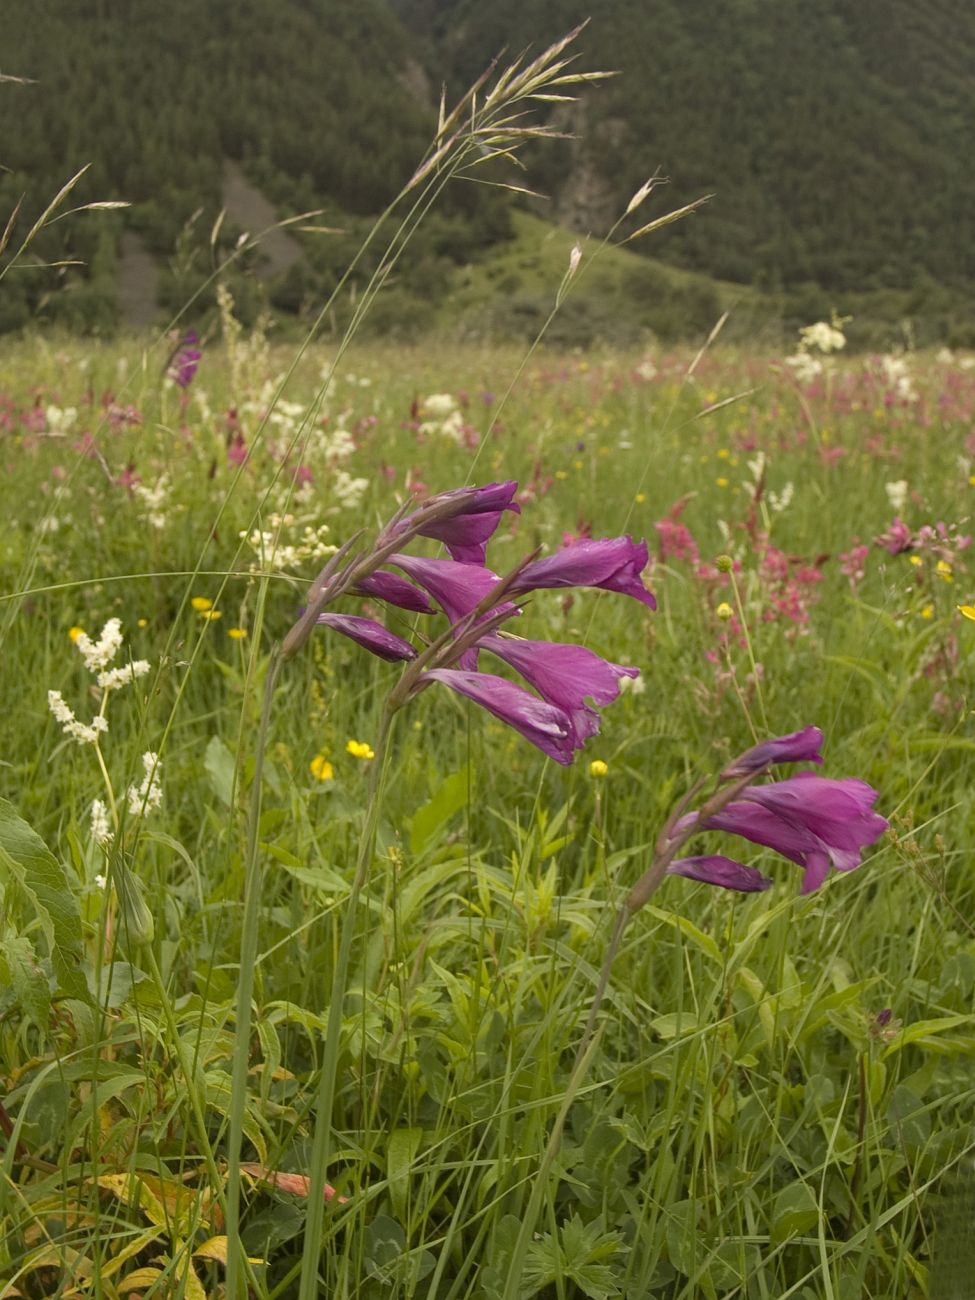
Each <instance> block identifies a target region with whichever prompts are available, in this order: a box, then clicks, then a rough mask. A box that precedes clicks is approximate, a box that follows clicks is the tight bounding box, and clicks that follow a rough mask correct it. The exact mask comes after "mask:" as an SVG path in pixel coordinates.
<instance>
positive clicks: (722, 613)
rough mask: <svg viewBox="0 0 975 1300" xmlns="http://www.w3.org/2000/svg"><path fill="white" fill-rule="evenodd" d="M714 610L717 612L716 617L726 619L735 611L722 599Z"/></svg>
mask: <svg viewBox="0 0 975 1300" xmlns="http://www.w3.org/2000/svg"><path fill="white" fill-rule="evenodd" d="M714 612H715V613H716V614H717V616H718V618H721V619H725V620H727V619H729V618H732V617H733V616H734V612H735V611H734V610H733V609H732V608H731V606H730V605H729V604H728V602H727V601H726V600H723V601H722V602H721V604H720V605H719V606H718V608H717V609H716V610H715V611H714Z"/></svg>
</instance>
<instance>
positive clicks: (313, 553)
mask: <svg viewBox="0 0 975 1300" xmlns="http://www.w3.org/2000/svg"><path fill="white" fill-rule="evenodd" d="M267 522H268V527H267V528H255V529H254V530H253V532H251V533H247V532H242V533H241V534H240V537H241V540H242V541H245V542H247V544H248V546H250V547H251V548H252V549H253V550H254V551H256V552H257V555H258V557H259V563H257V564H252V565H251V566H250V571H251V573H265V572H275V573H281V572H282V571H284V570H287V569H300V568H301V566H302V565H304V564H307V563H308V562H309V561H310V560H323V559H325V558H326V557H327V556H329V555H334V554H335V552H336V551H337V550H338V547H336V546H334V545H333V544H332V543H331V542H327V541H326V540H325V538H326V536H327V535H328V532H329V527H328V524H319V526H318V527H317V528H312V527H311V526H310V525H306V526H305V528H304V530H303V531H302V533H301V534H300V536H299V537H298V539H297V540H288V530H290V529H293V528H294V527H295V523H296V521H295V518H294V516H293V515H279V514H273V515H271V516H269V518H268V521H267Z"/></svg>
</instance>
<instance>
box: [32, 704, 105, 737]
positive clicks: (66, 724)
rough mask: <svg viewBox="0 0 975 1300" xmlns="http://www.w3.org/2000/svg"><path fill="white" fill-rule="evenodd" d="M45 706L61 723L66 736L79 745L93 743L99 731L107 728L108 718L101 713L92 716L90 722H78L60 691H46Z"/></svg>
mask: <svg viewBox="0 0 975 1300" xmlns="http://www.w3.org/2000/svg"><path fill="white" fill-rule="evenodd" d="M47 707H48V708H49V709H50V710H51V712H52V713H53V714H54V716H55V718H56V719H57V721H58V722H60V724H61V730H62V731H63V732H64V734H65V735H66V736H71V737H72V738H73V739H74V740H76V741H77V742H78V744H79V745H95V744H97V743H98V736H99V733H100V732H103V731H107V730H108V719H107V718H103V717H102V716H101V714H98V715H97V716H96V717H94V718H92V720H91V723H90V724H86V723H84V722H79V721H78V719H77V718H76V717H75V716H74V714H73V713H72V711H71V709H70V708H69V707H68V705H67V703H66V702H65V699H64V696H63V695H62V694H61V692H60V691H48V693H47Z"/></svg>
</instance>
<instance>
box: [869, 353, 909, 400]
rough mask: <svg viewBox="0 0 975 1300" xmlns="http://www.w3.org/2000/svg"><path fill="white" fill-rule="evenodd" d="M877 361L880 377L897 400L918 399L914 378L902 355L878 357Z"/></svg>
mask: <svg viewBox="0 0 975 1300" xmlns="http://www.w3.org/2000/svg"><path fill="white" fill-rule="evenodd" d="M878 363H879V366H880V374H881V378H882V379H883V381H884V383H885V384H886V385H887V387H888V388H890V389H892V390H893V393H894V396H895V397H896V398H898V400H900V401H902V402H916V401H917V400H918V393H917V389H916V388H915V387H914V380H913V378H912V376H911V372H910V368H909V367H908V364H907V361H906V359H905V358H904V357H895V356H884V357H879V358H878Z"/></svg>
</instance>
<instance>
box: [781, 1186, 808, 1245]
mask: <svg viewBox="0 0 975 1300" xmlns="http://www.w3.org/2000/svg"><path fill="white" fill-rule="evenodd" d="M818 1220H819V1206H818V1205H817V1204H816V1198H815V1196H814V1195H813V1194H812V1191H811V1190H810V1188H809V1187H807V1186H806V1184H805V1183H799V1182H796V1183H790V1184H789V1186H788V1187H783V1189H782V1191H781V1192H779V1194H778V1196H777V1197H776V1198H775V1204H774V1206H773V1208H772V1241H773V1242H774V1243H775V1244H776V1245H777V1244H778V1243H779V1242H782V1241H787V1240H788V1239H789V1238H790V1237H795V1236H798V1235H799V1234H801V1233H805V1232H808V1231H809V1230H810V1228H813V1227H815V1226H816V1223H817V1222H818Z"/></svg>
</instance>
